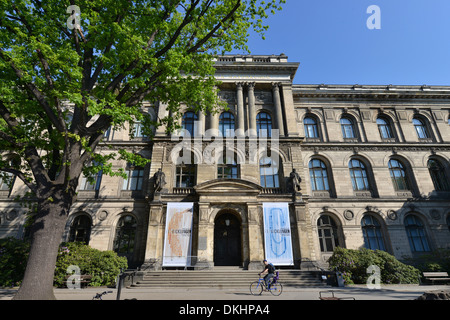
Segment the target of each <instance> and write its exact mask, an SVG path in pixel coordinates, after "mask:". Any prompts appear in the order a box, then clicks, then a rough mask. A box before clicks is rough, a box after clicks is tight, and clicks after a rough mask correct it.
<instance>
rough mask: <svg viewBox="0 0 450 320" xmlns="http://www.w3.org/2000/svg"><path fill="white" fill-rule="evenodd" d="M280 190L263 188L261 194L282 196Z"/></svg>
mask: <svg viewBox="0 0 450 320" xmlns="http://www.w3.org/2000/svg"><path fill="white" fill-rule="evenodd" d="M282 193H283V190H282V189H281V188H263V190H262V194H282Z"/></svg>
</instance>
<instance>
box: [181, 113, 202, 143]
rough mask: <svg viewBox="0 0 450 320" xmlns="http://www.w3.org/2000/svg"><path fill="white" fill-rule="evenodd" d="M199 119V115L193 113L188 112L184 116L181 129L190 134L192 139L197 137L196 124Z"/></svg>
mask: <svg viewBox="0 0 450 320" xmlns="http://www.w3.org/2000/svg"><path fill="white" fill-rule="evenodd" d="M197 119H198V117H197V115H196V114H195V113H194V112H192V111H188V112H186V113H185V114H184V115H183V121H182V123H181V127H182V128H183V130H185V131H187V132H189V134H190V136H191V137H194V135H195V122H196V121H197ZM184 134H186V133H184Z"/></svg>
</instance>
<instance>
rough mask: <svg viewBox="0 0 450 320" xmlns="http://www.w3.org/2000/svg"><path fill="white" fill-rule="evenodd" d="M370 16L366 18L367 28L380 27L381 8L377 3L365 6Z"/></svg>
mask: <svg viewBox="0 0 450 320" xmlns="http://www.w3.org/2000/svg"><path fill="white" fill-rule="evenodd" d="M367 13H368V14H370V17H369V18H368V19H367V22H366V25H367V28H368V29H369V30H374V29H377V30H379V29H381V9H380V7H379V6H377V5H371V6H369V7H368V8H367Z"/></svg>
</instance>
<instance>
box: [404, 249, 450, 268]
mask: <svg viewBox="0 0 450 320" xmlns="http://www.w3.org/2000/svg"><path fill="white" fill-rule="evenodd" d="M408 263H409V264H411V265H413V266H414V267H416V268H417V269H419V270H420V271H421V272H427V271H435V272H439V271H442V272H447V273H450V249H438V250H435V251H433V252H430V253H427V254H423V255H421V256H420V257H418V258H415V259H409V260H408Z"/></svg>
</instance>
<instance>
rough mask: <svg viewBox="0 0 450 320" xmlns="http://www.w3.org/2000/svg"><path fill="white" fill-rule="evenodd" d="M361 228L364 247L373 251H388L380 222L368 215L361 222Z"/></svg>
mask: <svg viewBox="0 0 450 320" xmlns="http://www.w3.org/2000/svg"><path fill="white" fill-rule="evenodd" d="M361 227H362V231H363V236H364V246H365V247H366V248H367V249H371V250H383V251H386V248H385V246H384V240H383V235H382V232H381V225H380V222H379V221H378V220H377V219H376V218H375V217H373V216H371V215H366V216H364V218H363V219H362V220H361Z"/></svg>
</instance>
